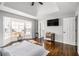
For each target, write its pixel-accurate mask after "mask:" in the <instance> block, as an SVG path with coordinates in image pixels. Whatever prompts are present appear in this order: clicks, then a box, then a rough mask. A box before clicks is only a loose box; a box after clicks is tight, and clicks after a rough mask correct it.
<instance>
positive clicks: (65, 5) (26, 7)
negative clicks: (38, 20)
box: [4, 2, 79, 16]
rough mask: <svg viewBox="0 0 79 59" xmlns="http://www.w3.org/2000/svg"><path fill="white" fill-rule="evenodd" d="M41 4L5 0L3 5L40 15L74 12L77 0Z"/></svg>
mask: <svg viewBox="0 0 79 59" xmlns="http://www.w3.org/2000/svg"><path fill="white" fill-rule="evenodd" d="M43 3H44V4H43V5H40V4H39V3H37V2H36V3H35V4H34V6H31V2H5V3H4V5H5V6H7V7H10V8H13V9H16V10H19V11H22V12H24V13H28V14H31V15H33V16H42V15H49V14H67V13H68V14H69V13H74V12H75V11H76V9H77V7H78V5H79V2H43Z"/></svg>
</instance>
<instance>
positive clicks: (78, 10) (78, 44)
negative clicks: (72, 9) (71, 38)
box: [76, 6, 79, 54]
mask: <svg viewBox="0 0 79 59" xmlns="http://www.w3.org/2000/svg"><path fill="white" fill-rule="evenodd" d="M76 16H78V33H77V34H78V36H77V38H78V40H77V51H78V54H79V6H78V9H77V11H76Z"/></svg>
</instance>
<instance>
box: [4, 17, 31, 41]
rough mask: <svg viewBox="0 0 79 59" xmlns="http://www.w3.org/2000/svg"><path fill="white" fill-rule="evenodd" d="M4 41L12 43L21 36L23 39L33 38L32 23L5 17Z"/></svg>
mask: <svg viewBox="0 0 79 59" xmlns="http://www.w3.org/2000/svg"><path fill="white" fill-rule="evenodd" d="M3 29H4V41H5V42H11V41H15V40H17V37H18V36H19V35H21V36H22V37H23V38H32V22H31V21H26V20H21V19H16V18H11V17H4V28H3Z"/></svg>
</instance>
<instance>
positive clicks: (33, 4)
mask: <svg viewBox="0 0 79 59" xmlns="http://www.w3.org/2000/svg"><path fill="white" fill-rule="evenodd" d="M38 3H39V4H41V5H43V3H42V2H38ZM34 4H35V2H32V4H31V5H32V6H33V5H34Z"/></svg>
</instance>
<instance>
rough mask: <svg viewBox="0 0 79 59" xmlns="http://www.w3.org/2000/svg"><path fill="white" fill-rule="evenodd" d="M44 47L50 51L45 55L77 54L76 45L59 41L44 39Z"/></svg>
mask: <svg viewBox="0 0 79 59" xmlns="http://www.w3.org/2000/svg"><path fill="white" fill-rule="evenodd" d="M44 45H45V49H47V50H48V51H50V52H49V53H48V55H47V56H77V55H78V54H77V47H76V46H73V45H68V44H63V43H59V42H50V41H45V43H44Z"/></svg>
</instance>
